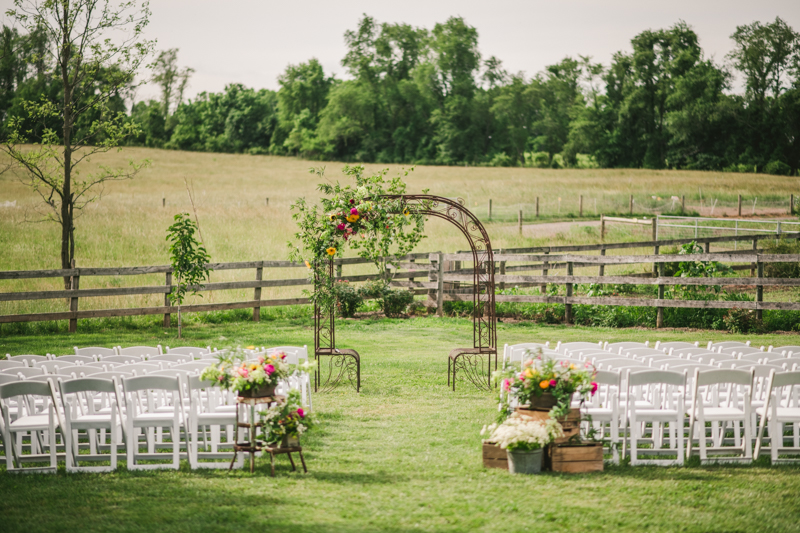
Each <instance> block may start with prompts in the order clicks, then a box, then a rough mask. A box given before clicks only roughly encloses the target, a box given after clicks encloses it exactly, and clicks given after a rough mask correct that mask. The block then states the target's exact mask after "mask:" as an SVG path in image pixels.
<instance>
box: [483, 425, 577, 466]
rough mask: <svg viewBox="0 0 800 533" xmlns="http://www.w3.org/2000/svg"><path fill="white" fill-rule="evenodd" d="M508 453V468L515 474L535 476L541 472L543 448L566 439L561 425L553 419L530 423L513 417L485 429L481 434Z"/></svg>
mask: <svg viewBox="0 0 800 533" xmlns="http://www.w3.org/2000/svg"><path fill="white" fill-rule="evenodd" d="M484 434H488V436H489V440H490V441H492V442H495V443H497V445H498V446H500V448H502V449H504V450H506V451H507V452H508V466H509V470H510V471H511V473H512V474H515V473H522V474H535V473H538V472H540V471H541V469H542V458H543V456H544V450H543V448H544V447H545V446H547V445H548V444H550V443H551V442H553V441H555V440H556V439H557V438H560V437H563V436H564V432H563V430H562V429H561V424H559V423H558V421H557V420H555V419H553V418H548V419H547V420H531V419H529V418H525V417H523V416H520V415H519V414H517V413H514V414H512V415H511V416H510V417H508V418H507V419H506V420H505V421H504V422H503V423H502V424H492V425H490V426H488V427H484V428H483V430H482V431H481V435H484Z"/></svg>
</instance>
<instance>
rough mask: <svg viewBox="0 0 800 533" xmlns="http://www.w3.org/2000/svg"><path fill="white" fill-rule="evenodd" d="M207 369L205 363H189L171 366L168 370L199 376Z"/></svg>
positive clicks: (206, 363)
mask: <svg viewBox="0 0 800 533" xmlns="http://www.w3.org/2000/svg"><path fill="white" fill-rule="evenodd" d="M206 368H208V362H207V361H191V362H189V363H181V364H177V365H172V366H171V367H170V369H174V370H187V371H189V372H190V373H193V374H199V373H200V372H202V371H203V370H205V369H206Z"/></svg>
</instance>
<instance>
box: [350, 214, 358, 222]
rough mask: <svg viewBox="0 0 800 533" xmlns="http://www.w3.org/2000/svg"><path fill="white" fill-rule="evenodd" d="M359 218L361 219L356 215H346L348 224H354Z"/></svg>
mask: <svg viewBox="0 0 800 533" xmlns="http://www.w3.org/2000/svg"><path fill="white" fill-rule="evenodd" d="M359 218H361V217H359V216H358V215H347V221H348V222H355V221H356V220H358V219H359Z"/></svg>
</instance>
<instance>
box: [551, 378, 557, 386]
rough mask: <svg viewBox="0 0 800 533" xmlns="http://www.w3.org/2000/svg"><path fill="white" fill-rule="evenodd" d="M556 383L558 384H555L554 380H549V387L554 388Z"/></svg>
mask: <svg viewBox="0 0 800 533" xmlns="http://www.w3.org/2000/svg"><path fill="white" fill-rule="evenodd" d="M557 383H558V382H557V381H556V380H554V379H551V380H550V386H551V387H555V386H556V384H557Z"/></svg>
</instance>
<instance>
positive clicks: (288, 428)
mask: <svg viewBox="0 0 800 533" xmlns="http://www.w3.org/2000/svg"><path fill="white" fill-rule="evenodd" d="M260 414H261V423H262V426H261V427H262V428H263V431H264V441H266V442H267V443H268V444H275V443H277V442H278V441H281V447H282V448H286V447H289V446H298V445H299V438H300V435H302V434H303V433H305V432H306V431H308V430H309V429H311V428H312V427H313V426H314V419H313V417H312V416H311V414H310V413H308V412H306V411H305V409H303V407H302V404H301V403H300V393H299V392H298V391H296V390H293V391H290V392H289V395H288V396H287V397H286V402H285V403H283V404H275V405H273V406H272V407H270V408H269V409H267V410H266V411H262V412H261V413H260Z"/></svg>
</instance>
